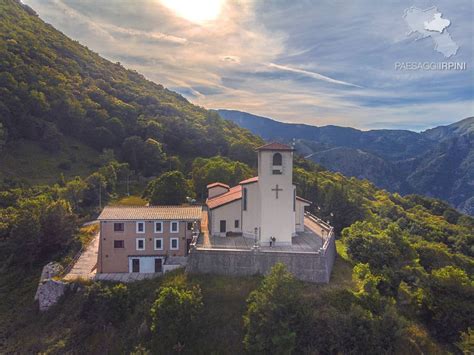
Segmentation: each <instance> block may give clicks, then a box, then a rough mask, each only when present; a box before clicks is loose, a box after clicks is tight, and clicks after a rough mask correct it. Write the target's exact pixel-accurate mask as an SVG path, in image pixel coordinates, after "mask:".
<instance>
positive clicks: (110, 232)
mask: <svg viewBox="0 0 474 355" xmlns="http://www.w3.org/2000/svg"><path fill="white" fill-rule="evenodd" d="M136 222H137V221H101V222H100V242H99V258H98V265H97V271H98V272H100V273H114V272H129V270H130V259H129V257H131V256H136V257H145V256H162V257H167V256H185V255H186V254H187V248H188V242H187V240H191V238H192V231H191V230H188V228H187V227H188V225H187V224H188V221H178V224H179V230H178V233H172V232H170V225H171V221H161V222H162V223H163V229H162V233H155V225H154V222H155V221H143V222H145V232H144V233H137V229H136ZM189 222H190V223H192V221H189ZM114 223H123V224H124V231H120V232H119V231H114ZM198 228H200V226H199V223H198ZM137 238H144V239H145V243H144V244H145V249H144V250H137V247H136V246H137V245H136V243H137V242H136V239H137ZM154 238H163V242H162V246H163V248H162V250H155V240H154ZM171 238H178V249H177V250H171ZM116 240H117V241H120V240H123V242H124V247H123V248H115V247H114V241H116Z"/></svg>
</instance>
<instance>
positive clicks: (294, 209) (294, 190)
mask: <svg viewBox="0 0 474 355" xmlns="http://www.w3.org/2000/svg"><path fill="white" fill-rule="evenodd" d="M293 211H296V189H293Z"/></svg>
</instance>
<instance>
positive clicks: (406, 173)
mask: <svg viewBox="0 0 474 355" xmlns="http://www.w3.org/2000/svg"><path fill="white" fill-rule="evenodd" d="M216 112H218V113H219V114H220V115H221V117H223V118H225V119H227V120H230V121H232V122H234V123H236V124H238V125H239V126H241V127H243V128H247V129H249V130H250V131H251V132H252V133H255V134H258V135H260V136H261V137H262V138H263V139H266V140H283V141H285V142H287V143H290V142H294V143H295V147H296V149H297V151H298V152H300V153H301V154H302V155H303V156H305V157H307V158H308V159H311V160H313V161H315V162H316V163H318V164H321V165H323V166H324V167H326V168H328V169H330V170H332V171H338V172H341V173H343V174H345V175H348V176H354V177H357V178H363V179H368V180H370V181H372V182H373V183H375V184H376V185H377V186H379V187H381V188H385V189H387V190H390V191H392V192H400V193H402V194H409V193H420V194H424V195H427V196H429V197H437V198H441V199H444V200H445V201H447V202H449V203H450V204H451V205H453V206H454V207H456V208H458V209H459V210H461V211H463V212H466V213H468V214H471V215H472V214H474V192H473V191H474V149H473V146H474V117H468V118H465V119H463V120H460V121H458V122H454V123H452V124H449V125H445V126H437V127H433V128H431V129H428V130H425V131H423V132H413V131H409V130H390V129H381V130H377V129H375V130H369V131H361V130H358V129H356V128H352V127H341V126H335V125H328V126H311V125H307V124H293V123H284V122H279V121H276V120H273V119H271V118H268V117H262V116H257V115H253V114H250V113H247V112H242V111H237V110H216Z"/></svg>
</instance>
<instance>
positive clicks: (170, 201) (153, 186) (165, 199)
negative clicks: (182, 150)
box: [147, 171, 190, 205]
mask: <svg viewBox="0 0 474 355" xmlns="http://www.w3.org/2000/svg"><path fill="white" fill-rule="evenodd" d="M147 190H148V191H149V196H148V198H149V199H150V203H151V204H153V205H179V204H182V203H184V202H185V201H186V197H187V196H189V193H190V189H189V184H188V182H187V180H186V178H185V177H184V175H183V173H182V172H180V171H169V172H166V173H164V174H162V175H160V177H158V178H157V179H155V180H153V181H151V182H150V183H149V186H148V187H147Z"/></svg>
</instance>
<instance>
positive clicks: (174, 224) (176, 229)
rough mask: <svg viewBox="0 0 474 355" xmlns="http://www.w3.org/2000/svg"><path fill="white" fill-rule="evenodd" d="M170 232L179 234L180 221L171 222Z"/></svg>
mask: <svg viewBox="0 0 474 355" xmlns="http://www.w3.org/2000/svg"><path fill="white" fill-rule="evenodd" d="M170 232H171V233H178V232H179V222H178V221H171V224H170Z"/></svg>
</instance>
